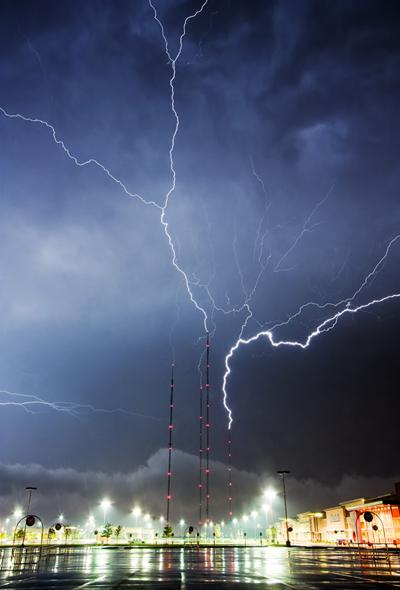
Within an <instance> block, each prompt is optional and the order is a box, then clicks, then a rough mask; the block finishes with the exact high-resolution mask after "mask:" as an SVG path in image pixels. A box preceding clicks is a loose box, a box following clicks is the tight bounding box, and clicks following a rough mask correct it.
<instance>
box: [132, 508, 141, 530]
mask: <svg viewBox="0 0 400 590" xmlns="http://www.w3.org/2000/svg"><path fill="white" fill-rule="evenodd" d="M132 514H133V516H134V517H135V527H136V528H137V525H138V517H139V516H140V515H141V514H142V509H141V508H140V506H135V508H134V509H133V510H132Z"/></svg>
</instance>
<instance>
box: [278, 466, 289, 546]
mask: <svg viewBox="0 0 400 590" xmlns="http://www.w3.org/2000/svg"><path fill="white" fill-rule="evenodd" d="M277 473H278V474H279V475H281V476H282V486H283V501H284V504H285V523H286V547H290V539H289V525H288V516H287V503H286V485H285V475H289V473H290V471H288V470H287V469H280V470H279V471H277Z"/></svg>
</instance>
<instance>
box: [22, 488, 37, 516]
mask: <svg viewBox="0 0 400 590" xmlns="http://www.w3.org/2000/svg"><path fill="white" fill-rule="evenodd" d="M25 489H26V491H27V492H28V506H27V508H26V514H27V515H29V509H30V507H31V498H32V492H34V491H35V490H37V488H35V487H34V486H26V488H25Z"/></svg>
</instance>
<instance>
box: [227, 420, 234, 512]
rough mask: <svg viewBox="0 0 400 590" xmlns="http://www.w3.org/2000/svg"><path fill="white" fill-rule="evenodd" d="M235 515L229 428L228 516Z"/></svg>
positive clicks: (229, 433) (229, 431)
mask: <svg viewBox="0 0 400 590" xmlns="http://www.w3.org/2000/svg"><path fill="white" fill-rule="evenodd" d="M232 516H233V510H232V431H231V429H230V428H229V430H228V517H229V519H231V518H232Z"/></svg>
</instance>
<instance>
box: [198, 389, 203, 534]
mask: <svg viewBox="0 0 400 590" xmlns="http://www.w3.org/2000/svg"><path fill="white" fill-rule="evenodd" d="M199 397H200V399H199V403H200V408H199V484H198V485H199V526H201V524H202V520H203V385H202V384H200V396H199Z"/></svg>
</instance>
